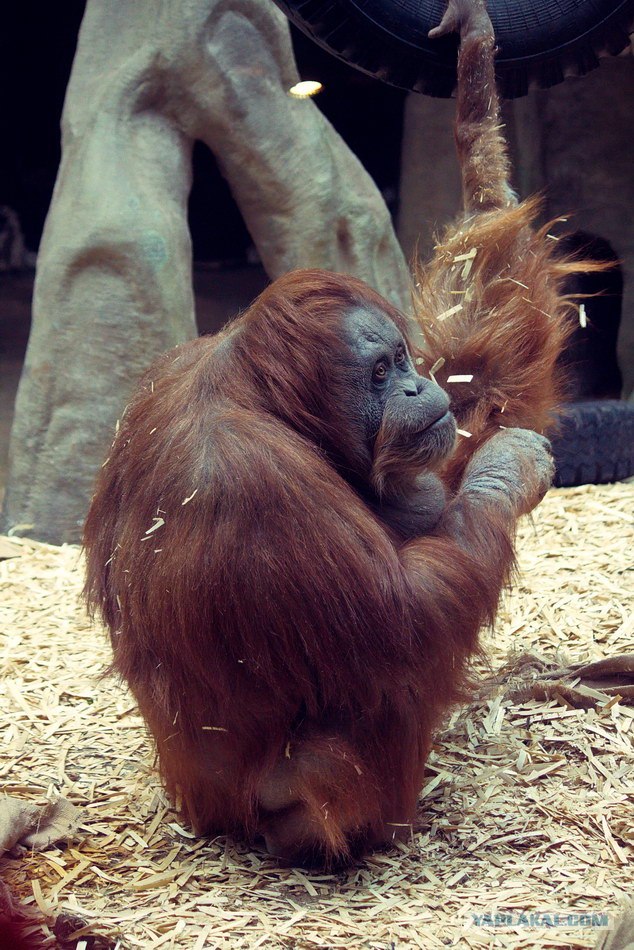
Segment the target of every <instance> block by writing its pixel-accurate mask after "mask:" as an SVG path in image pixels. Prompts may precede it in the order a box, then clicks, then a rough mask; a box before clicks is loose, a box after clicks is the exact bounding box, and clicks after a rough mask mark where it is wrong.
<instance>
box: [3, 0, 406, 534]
mask: <svg viewBox="0 0 634 950" xmlns="http://www.w3.org/2000/svg"><path fill="white" fill-rule="evenodd" d="M298 78H299V77H298V75H297V71H296V67H295V64H294V60H293V55H292V49H291V44H290V37H289V31H288V25H287V23H286V20H285V18H284V17H283V15H282V14H281V13H280V12H279V11H278V10H277V9H276V8H275V7H274V6H273V4H272V3H270V2H269V0H135V3H132V4H131V3H129V2H128V0H88V4H87V7H86V13H85V16H84V21H83V23H82V28H81V32H80V36H79V43H78V49H77V54H76V57H75V62H74V65H73V71H72V75H71V79H70V83H69V87H68V91H67V96H66V102H65V106H64V114H63V119H62V130H63V138H62V163H61V167H60V170H59V174H58V179H57V183H56V187H55V193H54V196H53V201H52V204H51V209H50V212H49V216H48V219H47V223H46V228H45V233H44V237H43V240H42V244H41V248H40V253H39V258H38V270H37V277H36V285H35V294H34V302H33V327H32V331H31V338H30V341H29V347H28V351H27V357H26V363H25V368H24V373H23V376H22V379H21V382H20V388H19V392H18V398H17V402H16V412H15V421H14V425H13V430H12V435H11V445H10V470H9V480H8V486H7V493H6V498H5V506H4V512H3V518H2V525H1V527H2V528H3V529H4V530H5V531H6V530H8V529H13V530H15V532H16V533H22V534H28V535H29V536H31V537H35V538H39V539H41V540H46V541H51V542H55V543H59V542H62V541H77V540H78V539H79V537H80V535H81V526H82V523H83V518H84V515H85V512H86V510H87V506H88V502H89V499H90V495H91V491H92V484H93V480H94V477H95V473H96V471H97V469H98V467H99V465H100V464H101V462H102V460H103V458H104V455H105V452H106V450H107V447H108V445H109V442H110V440H111V437H112V432H113V428H114V425H115V421H116V419H117V417H118V415H119V414H120V413H121V410H122V409H123V407H124V405H125V402H126V398H127V394H128V393H129V392H130V390H131V389H132V387H133V385H134V383H135V382H136V380H137V379H138V377H139V375H140V373H141V372H142V370H143V369H144V368H145V367H146V366H147V365H148V364H149V363H150V361H151V360H152V359H153V358H154V357H156V356H157V355H158V354H159V353H160V352H162V351H163V350H165V349H167V348H169V347H171V346H174V345H175V344H177V343H180V342H182V341H184V340H186V339H188V338H190V337H192V336H193V335H194V334H195V333H196V327H195V319H194V305H193V295H192V288H191V246H190V238H189V234H188V230H187V208H186V203H187V196H188V192H189V187H190V177H191V165H190V158H191V149H192V145H193V142H194V141H195V140H197V139H199V140H202V141H203V142H205V143H206V144H207V145H208V146H209V147H210V148H211V149H212V151H213V152H214V154H215V156H216V158H217V160H218V163H219V165H220V167H221V169H222V171H223V174H224V175H225V177H226V178H227V180H228V182H229V184H230V186H231V189H232V191H233V194H234V196H235V198H236V201H237V203H238V205H239V207H240V210H241V212H242V215H243V217H244V219H245V222H246V224H247V226H248V228H249V230H250V232H251V235H252V237H253V240H254V242H255V244H256V246H257V249H258V252H259V254H260V256H261V258H262V261H263V263H264V266H265V268H266V270H267V272H268V274H269V276H270V277H272V278H273V277H276V276H278V275H279V274H281V273H283V272H285V271H287V270H290V269H292V268H294V267H305V266H319V267H327V268H330V269H333V270H337V271H346V272H348V273H353V274H356V275H357V276H359V277H361V278H363V279H365V280H367V281H368V282H369V283H370V284H372V285H373V286H374V287H376V288H377V289H378V290H379V291H380V292H381V293H383V294H384V295H385V296H387V297H388V298H390V299H391V300H392V301H394V302H395V303H396V304H398V305H400V306H405V305H406V303H407V301H408V273H407V267H406V264H405V260H404V257H403V254H402V252H401V250H400V247H399V245H398V243H397V240H396V238H395V236H394V233H393V230H392V225H391V222H390V218H389V214H388V211H387V209H386V207H385V204H384V202H383V200H382V198H381V196H380V194H379V192H378V191H377V189H376V187H375V186H374V184H373V182H372V181H371V179H370V178H369V176H368V174H367V173H366V172H365V170H364V169H363V167H362V166H361V165H360V163H359V162H358V160H357V159H356V158H355V157H354V156H353V154H352V153H351V152H350V151H349V150H348V148H347V146H346V145H345V144H344V143H343V141H342V140H341V139H340V138H339V136H338V135H337V134H336V133H335V131H334V130H333V128H332V127H331V126H330V125H329V123H328V122H327V121H326V120H325V119H324V118H323V116H322V115H321V113H320V112H319V111H318V109H317V108H316V107H315V105H314V104H313V103H312V102H310V101H301V100H295V99H292V98H291V97H289V96H288V94H287V91H288V89H289V88H290V86H292V85H293V84H294V83H295V82H296V81H297V80H298Z"/></svg>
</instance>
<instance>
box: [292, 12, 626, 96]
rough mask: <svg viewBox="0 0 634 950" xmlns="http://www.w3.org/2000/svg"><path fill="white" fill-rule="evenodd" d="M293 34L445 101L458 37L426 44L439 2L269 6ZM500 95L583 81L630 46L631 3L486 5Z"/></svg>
mask: <svg viewBox="0 0 634 950" xmlns="http://www.w3.org/2000/svg"><path fill="white" fill-rule="evenodd" d="M275 2H276V3H277V4H278V6H279V7H281V9H282V10H283V11H284V13H286V15H287V16H288V18H289V19H290V20H291V22H293V23H294V24H295V25H296V26H297V27H299V29H300V30H302V31H303V32H304V33H306V34H307V35H308V36H310V37H311V38H312V39H313V40H315V42H316V43H318V44H319V45H320V46H322V47H324V49H326V50H328V51H329V52H331V53H333V54H334V55H335V56H337V57H338V58H339V59H343V60H345V62H347V63H349V64H350V65H352V66H356V67H357V68H358V69H361V70H362V71H363V72H366V73H369V74H370V75H371V76H376V77H377V78H379V79H382V80H384V81H385V82H388V83H390V84H391V85H394V86H399V87H401V88H403V89H412V90H415V91H417V92H424V93H427V94H428V95H431V96H443V97H446V96H450V95H451V93H452V91H453V89H454V88H455V84H456V51H457V47H458V40H457V37H453V36H452V37H443V38H441V39H438V40H433V41H432V40H429V39H428V38H427V33H428V32H429V30H430V29H431V28H432V27H434V26H437V25H438V23H440V20H441V18H442V14H443V11H444V9H445V0H275ZM487 5H488V9H489V13H490V15H491V20H492V21H493V26H494V29H495V35H496V38H497V42H498V46H499V53H498V57H497V65H496V68H497V74H498V86H499V89H500V94H501V95H502V96H503V97H504V98H508V99H512V98H515V97H517V96H523V95H525V94H526V93H527V92H528V90H529V88H531V87H534V86H536V87H540V88H543V89H545V88H547V87H548V86H553V85H555V84H556V83H559V82H561V81H562V80H563V79H564V78H565V76H568V75H583V74H584V73H587V72H588V71H589V70H591V69H594V68H595V66H597V65H598V57H599V56H600V55H602V54H611V55H616V54H617V53H620V52H621V51H622V50H623V49H625V47H626V46H627V45H628V43H629V36H628V29H629V27H630V26H631V24H632V22H634V0H488V4H487Z"/></svg>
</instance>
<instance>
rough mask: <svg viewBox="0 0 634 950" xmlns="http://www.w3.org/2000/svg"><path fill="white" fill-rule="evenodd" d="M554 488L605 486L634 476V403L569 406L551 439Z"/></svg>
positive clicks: (604, 401) (615, 401)
mask: <svg viewBox="0 0 634 950" xmlns="http://www.w3.org/2000/svg"><path fill="white" fill-rule="evenodd" d="M552 446H553V455H554V458H555V465H556V473H555V485H558V486H567V485H603V484H605V483H606V482H618V481H622V480H623V479H624V478H630V477H631V476H632V475H634V403H631V402H622V401H621V400H619V399H600V400H599V399H598V400H592V401H590V402H576V403H570V405H568V406H566V408H565V409H563V410H562V412H561V416H560V426H559V432H558V433H557V434H556V435H555V436H554V437H553V438H552Z"/></svg>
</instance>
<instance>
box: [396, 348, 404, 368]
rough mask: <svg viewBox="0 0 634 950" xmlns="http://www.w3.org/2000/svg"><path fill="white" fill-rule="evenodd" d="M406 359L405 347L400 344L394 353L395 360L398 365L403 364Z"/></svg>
mask: <svg viewBox="0 0 634 950" xmlns="http://www.w3.org/2000/svg"><path fill="white" fill-rule="evenodd" d="M405 360H406V356H405V347H404V346H399V347H398V349H397V350H396V353H395V355H394V362H395V363H396V365H397V366H402V365H403V363H404V362H405Z"/></svg>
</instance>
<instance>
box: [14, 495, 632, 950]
mask: <svg viewBox="0 0 634 950" xmlns="http://www.w3.org/2000/svg"><path fill="white" fill-rule="evenodd" d="M633 508H634V485H631V484H630V485H624V484H622V485H611V486H604V487H598V486H588V487H584V488H576V489H559V490H553V491H551V492H550V493H549V494H548V495H547V497H546V499H545V500H544V502H543V504H542V505H541V506H540V508H539V509H538V510H537V511H536V512H535V514H534V516H533V520H532V521H529V520H525V522H524V523H523V524H522V526H521V529H520V538H519V561H520V568H521V574H520V577H519V580H518V583H517V585H516V587H515V589H514V590H513V592H512V593H511V594H510V595H507V596H506V597H505V600H504V602H503V605H502V609H501V611H500V616H499V621H498V624H497V627H496V629H495V631H493V632H491V633H487V634H486V637H485V639H486V645H487V650H488V657H489V661H488V665H486V666H485V665H482V667H481V669H480V670H479V671H478V673H479V684H480V685H479V690H478V694H477V696H476V697H475V698H474V700H473V702H472V703H471V704H470V705H469V706H468V707H463V708H460V709H457V710H455V711H454V712H453V714H452V715H451V716H450V717H449V719H448V721H447V722H446V724H445V727H444V729H443V730H442V731H441V732H440V733H439V735H438V738H437V742H436V745H435V748H434V751H433V752H432V755H431V758H430V760H429V768H428V775H427V780H426V784H425V787H424V789H423V791H422V794H421V800H420V806H419V811H418V815H417V820H416V823H415V825H414V827H413V829H412V836H411V840H410V841H409V842H407V843H405V844H401V845H399V846H398V848H395V849H393V850H390V851H383V852H379V853H376V854H374V855H372V856H370V857H369V858H368V859H367V860H365V861H364V862H363V863H362V864H360V865H358V866H357V867H355V868H353V869H351V870H350V871H348V872H346V873H343V874H337V875H329V874H312V873H307V872H302V871H298V870H295V869H290V868H281V867H279V866H278V865H277V863H276V862H275V861H274V860H272V859H270V858H269V857H267V856H266V855H265V854H264V853H262V852H256V851H252V850H249V849H248V848H247V847H246V846H244V845H243V844H240V843H235V842H233V841H230V840H226V839H224V838H220V839H216V840H208V839H204V840H200V839H195V838H193V837H192V835H191V833H190V832H189V831H188V829H187V828H184V827H182V826H181V825H180V824H179V821H178V818H177V816H176V815H175V813H174V812H173V811H172V810H171V809H170V806H169V803H168V801H167V800H166V798H165V795H164V793H163V791H162V789H161V787H160V784H159V783H158V780H157V776H156V774H155V772H154V771H153V758H152V750H151V747H150V744H149V742H148V739H147V736H146V733H145V730H144V726H143V723H142V721H141V720H140V718H139V716H138V715H137V713H136V711H135V706H134V703H133V701H132V699H131V697H130V695H129V694H128V693H127V692H126V690H125V689H124V688H122V687H121V686H119V685H117V684H116V683H114V682H113V681H112V680H110V679H100V674H101V673H102V671H103V670H104V668H105V666H106V665H107V663H108V659H109V650H108V646H107V642H106V638H105V635H104V633H103V632H102V631H101V630H100V629H98V628H94V627H91V625H90V624H89V622H88V620H87V619H86V616H85V614H84V611H83V607H82V605H81V603H80V601H79V591H80V588H81V583H82V565H81V555H80V552H79V550H78V549H77V548H75V547H68V546H66V547H62V548H54V547H50V546H47V545H43V544H37V543H35V542H31V541H27V540H17V541H16V542H15V544H16V545H17V552H18V556H16V557H12V558H10V559H7V560H4V561H2V562H1V563H0V584H1V586H2V590H3V595H2V604H1V608H0V609H1V611H2V617H1V624H2V626H1V628H0V648H1V651H2V654H1V655H2V663H3V673H4V675H3V680H2V683H1V685H0V751H1V753H2V758H1V759H0V782H1V783H2V786H1V787H2V789H3V790H4V791H5V792H7V793H8V794H11V795H14V796H17V797H20V798H24V799H28V800H30V801H34V802H38V803H40V802H44V801H46V800H47V798H55V797H57V796H58V795H62V796H64V797H66V798H67V799H69V800H70V801H71V802H73V803H74V804H76V805H79V806H81V808H82V809H83V821H82V824H81V826H80V831H79V835H78V836H76V837H74V838H73V839H72V840H71V841H69V842H68V843H60V844H57V845H55V846H53V847H51V848H49V849H48V850H46V851H42V852H30V851H27V850H25V849H14V850H13V851H12V852H9V853H8V854H7V855H5V856H4V858H0V871H1V872H2V876H3V879H4V880H5V882H6V883H8V885H9V887H10V888H11V891H12V893H13V896H14V898H15V899H16V901H17V902H19V903H20V904H21V906H22V907H23V908H24V910H25V912H26V913H27V914H28V915H29V917H30V926H31V929H32V932H33V933H37V934H38V935H40V936H44V937H46V938H47V939H48V944H47V945H50V946H58V945H59V946H73V947H74V946H78V947H80V948H81V947H86V948H91V947H93V948H106V947H108V948H113V947H117V946H118V947H121V948H128V947H130V948H132V947H143V948H146V947H147V948H155V947H166V948H169V947H186V948H192V950H202V948H203V947H218V948H221V947H222V948H224V947H227V948H242V947H249V948H257V947H265V948H297V950H300V948H301V950H304V948H306V950H308V948H333V950H334V948H344V947H346V948H348V947H367V948H375V950H382V948H391V947H392V946H394V947H395V948H405V947H423V948H425V950H428V948H436V947H446V946H459V947H466V948H470V947H490V946H506V947H514V948H515V947H517V948H519V947H589V946H592V945H593V944H594V942H595V940H596V937H597V930H596V928H593V927H579V926H575V925H573V923H572V922H571V924H570V925H568V924H566V925H562V924H560V925H558V926H553V927H550V928H548V927H545V926H537V925H538V924H542V923H543V922H544V921H543V919H535V918H533V920H532V921H531V920H530V918H529V915H530V914H531V913H533V914H535V913H538V914H539V913H541V914H544V913H547V912H555V911H559V912H562V911H564V912H566V913H567V912H569V911H570V912H573V913H576V912H588V913H594V914H599V915H600V914H603V913H608V914H609V915H612V916H611V919H613V915H614V913H615V909H616V907H617V905H618V903H619V900H620V899H621V898H622V897H623V896H625V895H627V894H628V893H631V892H632V890H634V888H633V884H634V874H633V872H632V869H631V867H628V864H627V861H628V856H629V857H630V859H631V856H632V846H633V845H634V821H633V817H634V812H633V809H632V792H633V790H634V788H633V783H632V778H633V772H634V769H633V768H632V765H633V758H632V737H633V736H634V707H632V706H628V705H626V704H624V703H622V702H620V701H619V698H618V696H617V697H614V696H611V697H608V696H607V695H603V696H602V695H601V694H600V692H599V693H598V694H597V696H596V697H595V698H594V699H595V701H594V702H593V704H592V705H591V707H590V708H585V709H584V708H575V707H574V706H572V705H570V704H569V703H566V702H564V700H563V699H562V698H560V701H557V699H554V700H551V701H548V702H543V701H537V700H534V699H528V700H526V701H523V702H520V701H519V700H518V698H517V696H518V693H517V689H516V688H515V687H517V684H518V682H520V683H521V682H522V677H523V676H530V675H531V674H530V672H528V673H524V672H523V666H522V663H521V662H520V657H521V655H523V654H526V653H532V654H535V655H537V656H538V657H540V658H542V659H545V660H547V661H554V662H557V663H562V664H565V663H569V662H574V661H586V660H594V659H599V658H602V657H606V656H611V655H616V654H619V653H624V652H626V651H628V650H630V651H631V649H632V643H633V641H634V612H633V611H632V605H633V602H634V583H633V581H632V551H633V550H634V531H633V530H632V528H633V525H632V511H633ZM500 671H502V672H501V675H500ZM511 685H512V686H513V687H514V688H513V689H511V688H510V687H511ZM521 911H524V912H525V913H526V918H524V919H523V920H522V921H521V922H518V921H517V920H516V918H514V921H515V924H514V925H512V926H511V925H508V923H506V922H505V920H506V919H505V920H498V923H497V924H496V922H495V920H492V919H490V918H486V917H485V918H484V919H481V920H480V921H479V923H478V922H477V921H475V920H474V915H484V914H487V913H491V914H494V913H496V912H498V913H501V912H505V913H512V914H514V915H517V914H518V913H519V912H521ZM531 924H532V925H531ZM65 941H68V942H65Z"/></svg>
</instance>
